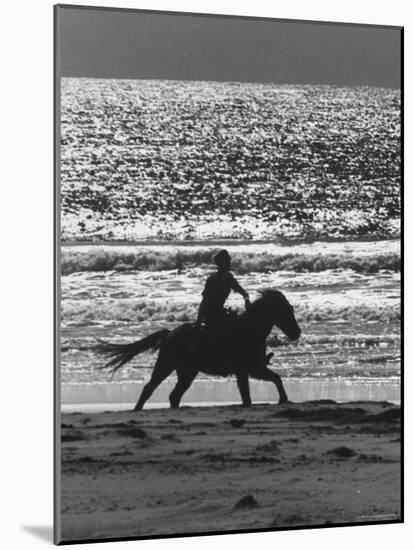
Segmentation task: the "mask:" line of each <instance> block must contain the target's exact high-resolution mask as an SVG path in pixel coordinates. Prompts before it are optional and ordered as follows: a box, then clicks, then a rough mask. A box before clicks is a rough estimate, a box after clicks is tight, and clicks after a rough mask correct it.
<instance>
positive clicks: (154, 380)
mask: <svg viewBox="0 0 414 550" xmlns="http://www.w3.org/2000/svg"><path fill="white" fill-rule="evenodd" d="M174 368H175V365H173V364H172V363H171V362H169V361H167V360H166V359H165V356H164V358H163V357H162V356H161V355H159V356H158V359H157V362H156V363H155V367H154V370H153V371H152V375H151V378H150V379H149V381H148V382H147V384H145V386H144V387H143V389H142V392H141V395H140V397H139V399H138V402H137V404H136V405H135V409H134V411H140V410H141V409H142V407H143V406H144V404H145V402H146V401H147V400H148V399H149V398H150V397H151V395H152V393H153V392H154V391H155V390H156V389H157V388H158V386H159V385H160V384H161V382H163V381H164V380H165V379H166V378H167V376H169V375H170V374H171V373H172V372H173V370H174Z"/></svg>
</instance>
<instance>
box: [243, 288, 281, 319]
mask: <svg viewBox="0 0 414 550" xmlns="http://www.w3.org/2000/svg"><path fill="white" fill-rule="evenodd" d="M288 303H289V302H288V301H287V299H286V296H285V295H284V294H283V293H282V292H280V290H276V289H274V288H265V289H263V290H259V297H258V298H256V300H254V301H253V302H252V303H251V305H250V307H249V308H248V309H247V311H245V312H244V313H243V314H242V315H246V316H247V318H248V317H250V316H251V314H263V313H265V312H266V311H267V310H274V309H278V308H283V306H284V305H286V304H288Z"/></svg>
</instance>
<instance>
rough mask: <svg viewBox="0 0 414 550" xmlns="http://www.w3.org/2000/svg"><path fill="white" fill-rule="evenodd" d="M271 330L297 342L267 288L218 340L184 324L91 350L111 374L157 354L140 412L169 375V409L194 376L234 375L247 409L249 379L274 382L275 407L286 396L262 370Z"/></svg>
mask: <svg viewBox="0 0 414 550" xmlns="http://www.w3.org/2000/svg"><path fill="white" fill-rule="evenodd" d="M274 326H277V327H278V328H279V329H280V330H282V332H284V334H285V335H286V336H287V337H288V338H289V339H290V340H293V341H295V340H297V339H298V338H299V337H300V334H301V329H300V328H299V326H298V323H297V321H296V319H295V315H294V309H293V306H292V305H291V304H290V303H289V302H288V300H287V299H286V297H285V296H284V294H283V293H282V292H280V291H278V290H273V289H267V290H263V291H261V292H260V293H259V298H258V299H256V300H255V301H254V302H252V303H251V304H250V305H249V307H248V308H247V309H246V311H244V312H243V313H241V314H240V315H238V316H237V317H236V319H235V320H234V321H233V322H232V327H231V330H230V331H229V330H227V331H226V330H224V331H223V334H222V336H221V337H220V335H219V337H218V338H217V334H216V338H215V337H214V335H213V336H212V335H211V334H210V335H209V334H208V333H209V331H208V330H207V328H208V327H206V328H204V329H201V330H200V329H199V328H196V327H195V325H194V324H192V323H186V324H182V325H180V326H178V327H177V328H174V329H172V330H168V329H162V330H159V331H157V332H154V333H153V334H151V335H149V336H147V337H145V338H142V339H141V340H137V341H136V342H132V343H130V344H111V343H109V342H103V341H100V343H99V345H98V346H97V347H96V349H97V351H98V352H100V353H103V354H105V355H106V356H109V357H111V360H110V361H109V363H107V364H106V365H104V366H103V367H100V368H108V367H111V368H112V374H115V372H116V371H117V370H118V369H120V368H121V367H122V366H123V365H125V363H127V362H128V361H130V360H131V359H132V358H133V357H135V356H137V355H138V354H140V353H142V352H144V351H148V350H153V351H156V350H158V351H159V353H158V358H157V360H156V363H155V366H154V369H153V372H152V375H151V378H150V380H149V381H148V383H147V384H145V386H144V388H143V389H142V392H141V395H140V397H139V399H138V402H137V404H136V406H135V408H134V410H135V411H139V410H141V409H142V408H143V406H144V404H145V403H146V401H147V400H148V399H149V398H150V396H151V395H152V393H153V392H154V390H155V389H156V388H157V387H158V386H159V385H160V384H161V383H162V382H163V381H164V380H165V379H166V378H167V377H168V376H169V375H170V374H172V373H173V371H174V370H175V371H176V374H177V383H176V385H175V387H174V389H173V390H172V392H171V394H170V396H169V400H170V405H171V408H174V409H175V408H178V407H179V406H180V401H181V398H182V397H183V395H184V393H185V392H186V391H187V390H188V389H189V387H190V386H191V384H192V382H193V381H194V379H195V377H196V376H197V374H198V373H199V372H202V373H205V374H210V375H215V376H217V375H218V376H230V375H235V376H236V380H237V385H238V388H239V391H240V395H241V399H242V405H243V406H244V407H250V406H251V404H252V401H251V398H250V389H249V376H250V377H253V378H255V379H259V380H267V381H270V382H273V383H274V384H275V386H276V388H277V390H278V392H279V403H285V402H286V401H288V397H287V394H286V391H285V388H284V386H283V383H282V380H281V378H280V376H279V375H278V374H277V373H275V372H274V371H272V370H271V369H269V368H268V366H267V365H268V363H269V361H270V358H271V357H272V356H273V354H269V355H266V338H267V337H268V336H269V334H270V332H271V330H272V328H273V327H274ZM205 333H207V334H205Z"/></svg>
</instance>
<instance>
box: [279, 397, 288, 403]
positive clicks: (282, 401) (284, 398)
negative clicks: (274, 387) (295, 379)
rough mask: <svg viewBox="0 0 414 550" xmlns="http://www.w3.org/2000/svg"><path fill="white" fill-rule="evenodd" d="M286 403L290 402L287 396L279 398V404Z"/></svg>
mask: <svg viewBox="0 0 414 550" xmlns="http://www.w3.org/2000/svg"><path fill="white" fill-rule="evenodd" d="M284 403H289V399H288V398H287V397H283V398H280V399H279V405H283V404H284Z"/></svg>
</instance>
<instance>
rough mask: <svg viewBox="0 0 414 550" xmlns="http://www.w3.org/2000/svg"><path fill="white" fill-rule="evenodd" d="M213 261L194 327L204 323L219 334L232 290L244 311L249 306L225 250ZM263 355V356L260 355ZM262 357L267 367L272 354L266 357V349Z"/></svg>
mask: <svg viewBox="0 0 414 550" xmlns="http://www.w3.org/2000/svg"><path fill="white" fill-rule="evenodd" d="M213 260H214V262H215V264H216V265H217V268H218V269H217V271H216V273H213V274H212V275H210V276H209V277H208V279H207V281H206V284H205V287H204V290H203V293H202V295H203V299H202V301H201V304H200V307H199V309H198V318H197V322H196V327H197V328H200V326H201V323H202V322H203V321H204V322H205V324H206V328H207V329H209V328H212V329H213V334H214V332H215V333H216V334H217V332H221V331H222V329H223V328H224V329H225V325H224V322H225V321H226V310H225V309H224V304H225V302H226V300H227V298H228V296H229V294H230V292H231V291H232V290H234V292H237V293H238V294H241V295H242V296H243V298H244V303H245V307H246V309H247V308H248V307H249V305H250V300H249V295H248V293H247V292H246V291H245V290H244V288H242V286H241V285H240V284H239V283H238V282H237V281H236V279H235V277H234V275H233V274H232V273H231V272H230V268H231V257H230V254H229V253H228V252H227V250H220V252H218V253H217V254H216V255H215V256H214V257H213ZM262 354H263V355H262ZM260 355H261V356H262V357H263V359H262V361H263V363H262V365H263V366H267V365H268V364H269V363H270V360H271V358H272V357H273V353H268V354H267V355H266V347H264V348H263V350H260V351H259V356H260Z"/></svg>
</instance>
